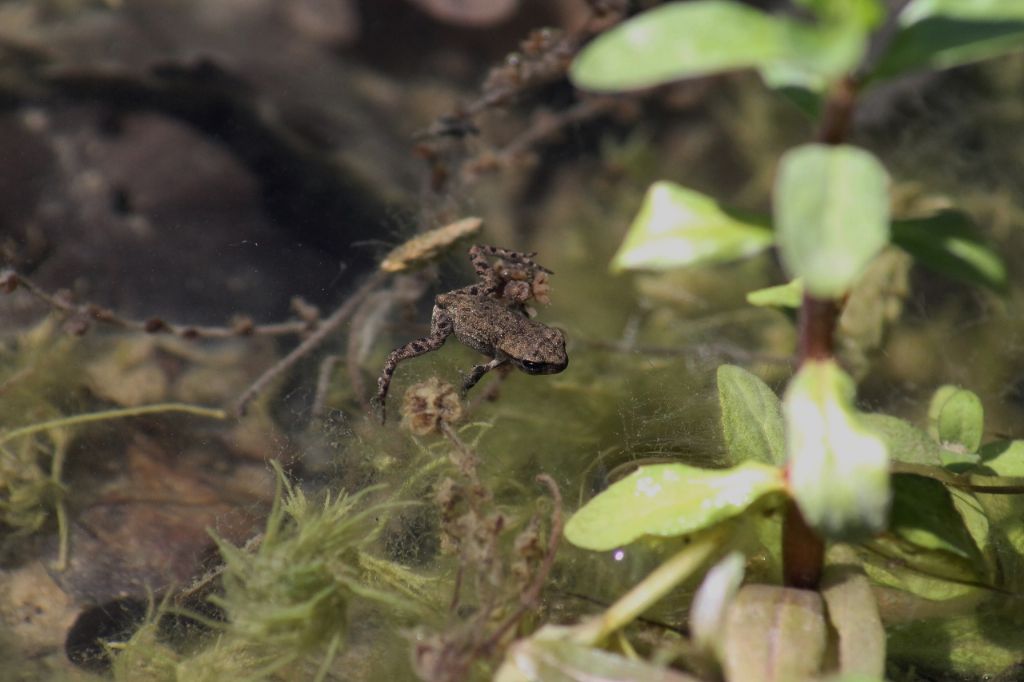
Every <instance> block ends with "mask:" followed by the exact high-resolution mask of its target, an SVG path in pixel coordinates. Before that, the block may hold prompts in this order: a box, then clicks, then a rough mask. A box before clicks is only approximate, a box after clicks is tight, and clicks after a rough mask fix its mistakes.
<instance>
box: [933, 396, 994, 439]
mask: <svg viewBox="0 0 1024 682" xmlns="http://www.w3.org/2000/svg"><path fill="white" fill-rule="evenodd" d="M984 428H985V410H984V408H983V407H982V405H981V399H980V398H979V397H978V396H977V395H976V394H975V393H973V392H972V391H968V390H966V389H962V388H957V387H956V386H948V385H947V386H942V387H940V388H939V389H938V390H937V391H936V392H935V395H934V396H932V401H931V404H930V405H929V406H928V430H929V432H930V433H931V434H932V436H933V437H934V438H936V439H937V440H938V441H939V442H940V443H942V444H944V445H947V446H949V445H954V446H959V447H960V448H963V449H964V451H966V452H969V453H972V452H977V451H978V448H979V447H980V446H981V436H982V433H983V431H984Z"/></svg>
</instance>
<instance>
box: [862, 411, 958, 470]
mask: <svg viewBox="0 0 1024 682" xmlns="http://www.w3.org/2000/svg"><path fill="white" fill-rule="evenodd" d="M861 422H862V423H863V424H864V425H865V426H867V427H868V428H870V429H871V430H872V431H874V432H875V433H876V434H877V435H878V436H879V437H880V438H881V439H882V440H883V441H885V445H886V448H887V449H888V450H889V456H890V457H891V458H892V460H893V461H895V462H907V463H909V464H927V465H930V466H938V465H940V464H942V448H941V447H940V446H939V444H938V443H936V442H935V441H934V440H933V439H932V438H930V437H929V436H928V434H927V433H925V432H924V431H922V430H921V429H919V428H917V427H916V426H914V425H913V424H911V423H909V422H907V421H904V420H903V419H899V418H897V417H893V416H891V415H888V414H862V415H861Z"/></svg>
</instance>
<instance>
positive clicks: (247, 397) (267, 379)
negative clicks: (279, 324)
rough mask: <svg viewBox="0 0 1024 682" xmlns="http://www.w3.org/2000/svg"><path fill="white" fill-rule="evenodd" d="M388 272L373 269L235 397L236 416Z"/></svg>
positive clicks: (329, 331)
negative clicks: (308, 332) (322, 319)
mask: <svg viewBox="0 0 1024 682" xmlns="http://www.w3.org/2000/svg"><path fill="white" fill-rule="evenodd" d="M387 277H388V273H386V272H382V271H380V270H378V271H376V272H374V273H373V274H372V275H370V277H369V278H368V279H367V280H366V281H365V282H363V284H362V285H361V286H360V287H359V288H358V289H356V290H355V292H353V294H352V295H351V296H349V297H348V299H347V300H346V301H345V302H344V303H343V304H341V306H340V307H339V308H338V309H337V310H335V311H334V312H333V313H331V315H330V317H328V318H327V319H325V320H324V321H323V323H321V325H320V326H319V327H317V329H316V330H315V331H314V332H313V333H312V334H310V335H309V336H308V337H306V339H305V340H304V341H303V342H302V343H300V344H299V345H298V346H296V347H295V348H294V349H292V351H291V352H290V353H288V355H286V356H284V357H283V358H281V360H279V361H278V362H277V363H276V364H275V365H273V366H272V367H270V368H269V369H268V370H267V371H265V372H264V373H263V374H261V375H260V377H259V378H258V379H256V381H254V382H253V383H252V385H251V386H249V388H247V389H245V391H244V392H243V393H242V395H240V396H239V397H238V399H237V400H235V403H234V405H233V407H232V412H234V414H235V416H242V415H243V414H245V408H246V407H247V406H248V405H249V403H250V402H251V401H252V399H253V398H255V397H256V396H257V395H259V394H260V393H261V392H262V391H263V390H264V389H265V388H266V387H267V386H268V385H270V383H271V382H273V381H274V380H275V379H276V378H277V377H279V376H281V375H282V374H283V373H285V372H287V371H288V370H289V369H291V368H292V367H293V366H294V365H295V363H297V362H298V361H299V360H301V359H302V358H304V357H305V356H306V355H309V353H311V352H312V351H313V350H314V349H315V348H316V347H317V346H319V345H320V344H321V343H323V342H324V340H325V339H326V338H327V337H328V336H330V335H331V334H333V333H334V332H335V331H337V329H338V328H339V327H340V326H341V325H342V324H344V323H345V321H346V320H348V318H349V317H350V316H351V315H352V313H354V312H355V310H356V308H357V307H359V304H360V303H362V302H363V300H364V299H365V298H366V297H367V296H369V295H370V294H371V293H373V291H374V290H376V289H377V287H379V286H380V285H381V284H383V283H384V281H385V280H386V279H387Z"/></svg>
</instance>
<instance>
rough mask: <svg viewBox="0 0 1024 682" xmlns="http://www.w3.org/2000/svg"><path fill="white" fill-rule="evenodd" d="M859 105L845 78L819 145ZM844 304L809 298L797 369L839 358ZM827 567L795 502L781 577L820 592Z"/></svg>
mask: <svg viewBox="0 0 1024 682" xmlns="http://www.w3.org/2000/svg"><path fill="white" fill-rule="evenodd" d="M856 99H857V83H856V81H855V80H854V79H853V78H852V77H846V78H844V79H842V80H841V81H839V82H838V83H836V85H835V87H833V89H832V91H831V92H830V93H829V96H828V99H827V100H826V101H825V106H824V109H823V112H822V119H821V126H820V127H819V128H818V134H817V140H818V142H820V143H823V144H828V145H838V144H842V143H843V142H844V141H845V140H846V138H847V136H848V135H849V131H850V124H851V122H852V121H853V109H854V105H855V103H856ZM840 310H841V307H840V301H837V300H833V299H820V298H815V297H814V296H809V295H806V294H805V295H804V299H803V304H802V305H801V307H800V331H799V334H800V337H799V342H798V350H797V352H798V356H797V362H798V365H803V364H804V363H805V362H807V361H808V360H827V359H829V358H831V357H832V356H833V355H834V354H835V329H836V323H837V322H838V320H839V313H840ZM824 563H825V541H824V540H823V539H822V538H821V536H819V535H818V534H817V533H815V532H814V530H813V529H812V528H811V527H810V526H809V525H807V521H806V520H805V519H804V517H803V514H801V513H800V508H799V507H798V506H797V504H796V502H795V501H793V500H790V501H789V502H787V503H786V516H785V519H784V520H783V524H782V573H783V580H784V582H785V584H786V585H787V586H789V587H798V588H802V589H817V587H818V582H819V581H820V580H821V573H822V569H823V567H824Z"/></svg>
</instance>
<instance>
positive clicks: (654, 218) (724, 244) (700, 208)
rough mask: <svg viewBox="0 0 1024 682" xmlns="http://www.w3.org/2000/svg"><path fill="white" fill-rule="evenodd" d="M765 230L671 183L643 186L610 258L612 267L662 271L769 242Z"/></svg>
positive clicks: (730, 256) (746, 252)
mask: <svg viewBox="0 0 1024 682" xmlns="http://www.w3.org/2000/svg"><path fill="white" fill-rule="evenodd" d="M773 241H774V237H773V235H772V232H771V230H770V229H769V228H768V227H766V226H765V225H763V224H762V223H759V222H757V221H756V219H747V218H743V217H741V216H739V215H738V214H736V213H733V212H729V211H726V210H724V209H723V208H722V207H720V206H719V205H718V203H717V202H715V200H714V199H712V198H710V197H708V196H705V195H703V194H701V193H699V192H694V191H693V190H689V189H686V188H685V187H680V186H679V185H676V184H674V183H671V182H665V181H662V182H656V183H654V184H653V185H651V187H650V189H648V190H647V195H646V196H645V197H644V201H643V204H642V205H641V206H640V211H639V213H637V216H636V218H635V219H634V220H633V224H632V225H631V226H630V228H629V232H628V233H627V234H626V238H625V240H624V241H623V242H622V246H621V247H619V251H618V253H616V254H615V257H614V258H613V259H612V264H611V267H612V270H613V271H615V272H621V271H622V270H638V269H640V270H662V269H666V268H677V267H681V266H684V265H697V264H702V263H722V262H727V261H732V260H736V259H739V258H744V257H746V256H751V255H753V254H755V253H758V252H759V251H763V250H764V249H767V248H768V247H770V246H771V245H772V242H773Z"/></svg>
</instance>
